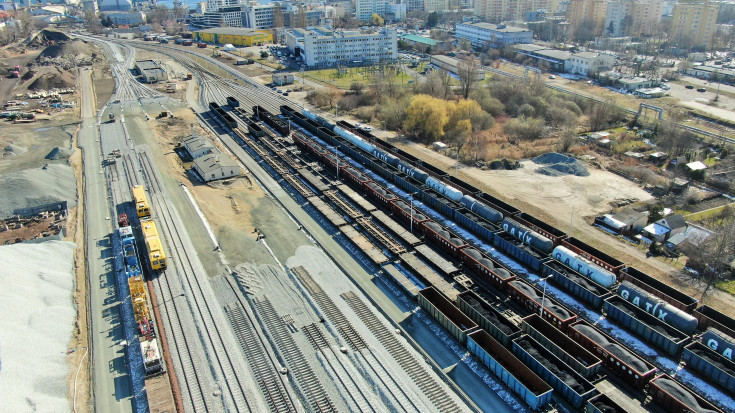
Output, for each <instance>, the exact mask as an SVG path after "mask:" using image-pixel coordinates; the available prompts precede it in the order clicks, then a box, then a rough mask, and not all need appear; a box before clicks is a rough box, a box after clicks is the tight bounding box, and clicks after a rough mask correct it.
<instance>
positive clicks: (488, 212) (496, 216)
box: [459, 195, 503, 224]
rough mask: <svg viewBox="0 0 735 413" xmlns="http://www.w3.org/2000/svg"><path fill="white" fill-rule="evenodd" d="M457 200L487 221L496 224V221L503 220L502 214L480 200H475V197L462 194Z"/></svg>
mask: <svg viewBox="0 0 735 413" xmlns="http://www.w3.org/2000/svg"><path fill="white" fill-rule="evenodd" d="M459 202H461V203H462V205H464V206H466V207H467V209H469V210H470V211H472V212H474V213H475V214H477V215H479V216H481V217H483V218H485V219H487V220H488V221H490V222H492V223H494V224H497V223H498V222H500V221H502V220H503V214H501V213H500V212H498V211H497V210H496V209H494V208H490V207H489V206H487V205H485V204H483V203H481V202H480V201H478V200H476V199H475V198H473V197H471V196H469V195H465V196H463V197H462V198H461V199H460V200H459Z"/></svg>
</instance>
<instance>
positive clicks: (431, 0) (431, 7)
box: [424, 0, 454, 13]
mask: <svg viewBox="0 0 735 413" xmlns="http://www.w3.org/2000/svg"><path fill="white" fill-rule="evenodd" d="M453 3H454V2H453V1H451V0H424V11H427V12H429V13H431V12H433V11H435V12H442V11H444V10H450V9H451V8H452V4H453Z"/></svg>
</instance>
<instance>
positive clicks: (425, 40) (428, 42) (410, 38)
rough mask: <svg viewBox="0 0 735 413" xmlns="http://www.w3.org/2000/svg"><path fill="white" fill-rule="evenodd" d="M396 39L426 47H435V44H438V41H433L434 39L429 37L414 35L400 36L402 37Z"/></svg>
mask: <svg viewBox="0 0 735 413" xmlns="http://www.w3.org/2000/svg"><path fill="white" fill-rule="evenodd" d="M398 38H399V39H404V40H408V41H411V42H416V43H422V44H426V45H429V46H436V44H437V43H439V40H434V39H431V38H429V37H424V36H418V35H415V34H402V35H400V36H398Z"/></svg>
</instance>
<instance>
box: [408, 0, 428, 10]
mask: <svg viewBox="0 0 735 413" xmlns="http://www.w3.org/2000/svg"><path fill="white" fill-rule="evenodd" d="M405 1H406V12H409V11H414V10H420V11H423V10H424V0H405Z"/></svg>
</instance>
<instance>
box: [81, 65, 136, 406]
mask: <svg viewBox="0 0 735 413" xmlns="http://www.w3.org/2000/svg"><path fill="white" fill-rule="evenodd" d="M91 73H92V72H91V71H90V70H83V71H82V72H81V84H82V129H81V130H80V131H79V137H78V140H79V146H80V147H81V148H82V149H83V151H84V155H83V156H84V157H83V159H84V189H83V191H84V222H85V223H84V227H85V231H86V244H87V245H86V254H87V274H88V276H89V277H90V282H89V284H90V292H89V294H90V311H91V312H92V333H91V337H92V363H93V364H92V368H93V372H92V380H93V382H92V391H93V397H94V409H95V411H98V412H130V411H132V409H133V406H132V397H131V396H132V388H131V386H130V377H129V376H128V373H127V365H126V363H125V357H124V354H123V349H122V347H120V346H119V345H117V344H118V343H119V342H120V340H122V339H123V332H122V326H121V325H120V315H119V307H118V304H119V302H118V300H117V296H116V292H115V274H114V269H113V268H112V265H113V263H112V260H111V259H110V258H111V257H112V245H111V242H110V238H109V234H110V232H111V230H112V227H111V222H110V220H109V216H110V208H109V204H108V200H107V187H106V183H105V178H104V175H103V174H102V164H101V162H102V160H101V156H100V154H101V152H100V151H101V149H100V142H99V133H98V129H97V115H96V113H95V102H94V91H93V89H92V79H91Z"/></svg>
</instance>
